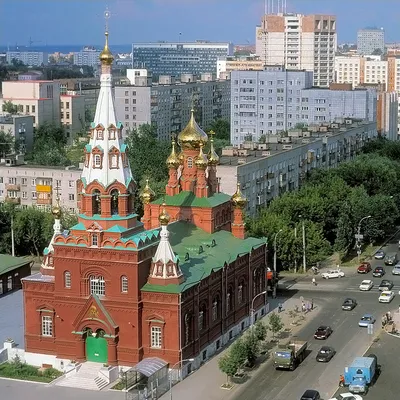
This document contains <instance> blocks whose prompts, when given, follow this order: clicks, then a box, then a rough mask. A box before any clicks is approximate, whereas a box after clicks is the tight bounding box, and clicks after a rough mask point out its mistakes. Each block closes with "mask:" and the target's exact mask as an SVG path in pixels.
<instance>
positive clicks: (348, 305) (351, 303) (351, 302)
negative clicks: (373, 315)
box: [342, 298, 357, 311]
mask: <svg viewBox="0 0 400 400" xmlns="http://www.w3.org/2000/svg"><path fill="white" fill-rule="evenodd" d="M356 305H357V301H356V300H355V299H350V298H347V299H346V300H345V301H344V302H343V304H342V310H344V311H351V310H352V309H353V308H354V307H355V306H356Z"/></svg>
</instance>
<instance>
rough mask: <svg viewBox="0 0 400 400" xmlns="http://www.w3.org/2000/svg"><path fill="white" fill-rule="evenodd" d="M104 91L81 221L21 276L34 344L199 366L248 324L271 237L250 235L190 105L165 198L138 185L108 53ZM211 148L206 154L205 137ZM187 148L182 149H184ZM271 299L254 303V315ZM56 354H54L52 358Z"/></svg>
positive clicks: (81, 184)
mask: <svg viewBox="0 0 400 400" xmlns="http://www.w3.org/2000/svg"><path fill="white" fill-rule="evenodd" d="M100 60H101V78H100V80H101V89H100V93H99V98H98V102H97V109H96V114H95V117H94V122H93V123H92V125H91V129H90V142H89V144H87V145H86V148H85V163H84V169H83V172H82V176H81V179H80V180H79V181H78V196H79V210H80V212H79V215H78V220H79V222H78V224H77V225H75V226H73V227H71V228H70V229H69V230H63V229H62V228H61V224H60V214H61V210H60V207H59V206H57V207H55V208H54V209H53V214H54V216H55V224H54V236H53V238H52V240H51V242H50V244H49V247H48V248H46V250H45V254H44V261H43V264H42V268H41V270H40V273H37V274H34V275H31V276H30V277H28V278H25V279H24V280H23V290H24V302H25V344H26V347H25V350H26V352H27V353H29V354H36V356H37V359H41V358H40V357H42V359H43V360H49V358H51V359H53V360H54V362H53V364H54V366H57V365H59V362H60V360H63V362H68V361H69V360H76V361H79V362H84V361H86V360H88V361H95V362H99V363H104V364H109V365H120V366H132V365H136V364H137V363H139V362H140V361H141V360H143V359H146V358H153V359H159V360H163V361H164V362H165V363H169V365H170V366H173V365H174V364H175V363H179V362H180V361H182V360H185V359H188V358H193V359H194V361H193V362H192V364H193V365H189V366H186V368H190V369H192V368H193V369H194V368H197V367H198V366H199V365H200V364H201V363H202V362H203V361H205V360H206V359H207V358H208V357H210V356H211V355H212V354H213V353H215V352H216V351H217V350H218V349H219V348H220V347H221V346H223V345H225V344H226V343H227V342H228V341H229V340H231V339H232V338H233V337H234V336H235V335H237V334H238V333H239V332H240V331H242V330H243V329H245V327H247V326H248V324H249V314H250V311H251V310H250V308H251V302H252V300H253V298H254V297H255V296H256V295H257V294H259V293H261V292H263V291H264V290H265V288H266V252H265V240H261V239H255V238H245V231H244V220H243V209H244V207H245V204H246V199H245V198H244V197H243V195H242V194H241V191H240V188H239V186H238V189H237V192H236V193H235V194H234V195H233V196H232V197H231V196H228V195H226V194H224V193H221V192H220V187H219V186H220V185H219V179H218V177H217V165H218V162H219V159H218V156H217V154H216V153H215V151H214V147H213V140H212V137H211V138H210V139H209V138H208V136H207V134H206V133H205V132H204V131H203V130H202V129H201V128H200V127H199V126H198V124H197V123H196V121H195V119H194V116H193V113H192V116H191V119H190V121H189V123H188V125H187V126H186V128H185V129H184V130H183V131H182V132H181V133H180V134H179V135H178V138H177V143H175V142H173V143H172V151H171V155H170V156H169V157H168V159H167V160H166V163H167V165H168V168H169V181H168V184H167V187H166V196H165V199H163V200H162V201H161V200H155V201H154V196H153V192H152V190H151V189H150V187H149V185H147V186H146V187H145V188H144V190H143V191H142V193H141V199H142V201H143V203H144V216H143V218H142V220H141V221H139V219H138V216H137V215H136V214H135V204H134V194H135V191H136V182H135V180H134V177H133V176H132V173H131V169H130V166H129V160H128V154H127V151H128V149H127V146H126V145H125V144H124V143H123V140H122V124H121V123H120V122H118V121H117V120H116V114H115V109H114V98H113V91H112V84H111V82H112V79H111V65H112V62H113V56H112V54H111V52H110V50H109V48H108V34H107V33H106V44H105V47H104V50H103V51H102V53H101V56H100ZM208 140H210V141H211V143H210V151H209V152H208V153H207V154H206V153H205V152H204V151H205V150H204V149H205V146H206V144H207V142H208ZM178 146H179V147H178ZM265 307H266V298H265V296H264V295H262V296H258V298H257V299H256V301H255V311H256V315H261V314H263V313H264V312H265ZM47 362H48V361H47Z"/></svg>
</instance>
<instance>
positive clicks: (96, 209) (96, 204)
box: [92, 189, 101, 215]
mask: <svg viewBox="0 0 400 400" xmlns="http://www.w3.org/2000/svg"><path fill="white" fill-rule="evenodd" d="M92 208H93V215H94V214H99V215H100V214H101V198H100V190H97V189H96V190H94V191H93V196H92Z"/></svg>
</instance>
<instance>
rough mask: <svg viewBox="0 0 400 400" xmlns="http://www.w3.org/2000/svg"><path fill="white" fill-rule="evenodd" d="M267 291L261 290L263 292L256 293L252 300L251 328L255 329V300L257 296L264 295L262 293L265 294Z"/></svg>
mask: <svg viewBox="0 0 400 400" xmlns="http://www.w3.org/2000/svg"><path fill="white" fill-rule="evenodd" d="M265 293H267V291H266V290H264V291H263V292H261V293H258V294H256V295H255V296H254V297H253V300H252V302H251V310H250V328H251V329H253V322H254V300H255V299H256V298H257V297H259V296H262V295H263V294H265Z"/></svg>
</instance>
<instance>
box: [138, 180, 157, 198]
mask: <svg viewBox="0 0 400 400" xmlns="http://www.w3.org/2000/svg"><path fill="white" fill-rule="evenodd" d="M154 197H155V193H154V192H153V191H152V190H151V188H150V186H149V180H148V179H146V186H145V187H144V188H143V190H142V191H141V193H140V199H141V200H142V202H143V203H144V204H149V203H150V202H151V201H153V200H154Z"/></svg>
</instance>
